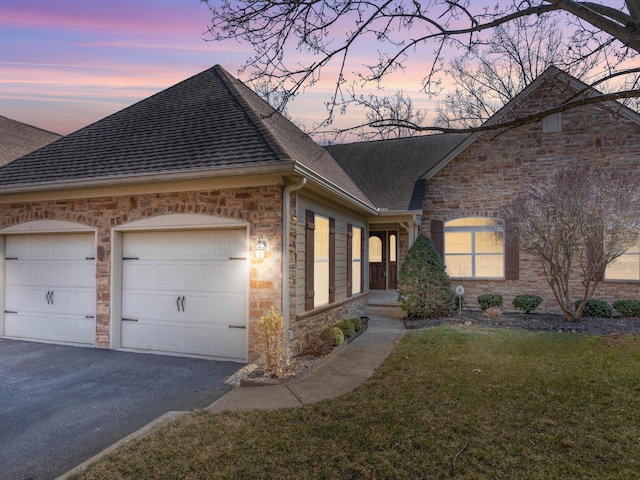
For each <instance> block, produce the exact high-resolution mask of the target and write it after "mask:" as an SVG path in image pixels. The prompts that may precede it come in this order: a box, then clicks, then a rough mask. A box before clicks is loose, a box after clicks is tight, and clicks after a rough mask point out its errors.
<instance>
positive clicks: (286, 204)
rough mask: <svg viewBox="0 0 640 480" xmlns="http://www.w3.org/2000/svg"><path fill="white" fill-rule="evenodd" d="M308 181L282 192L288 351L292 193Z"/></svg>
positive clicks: (283, 269) (283, 305) (283, 308)
mask: <svg viewBox="0 0 640 480" xmlns="http://www.w3.org/2000/svg"><path fill="white" fill-rule="evenodd" d="M306 183H307V179H306V178H305V177H302V179H301V180H300V181H299V182H298V183H294V184H292V185H287V186H286V187H285V189H284V192H283V194H282V197H283V199H282V250H283V251H282V253H283V255H282V315H283V316H284V325H285V329H286V331H287V353H288V352H289V341H290V340H291V337H292V332H291V330H289V316H290V311H291V308H290V306H289V256H290V255H289V241H290V236H291V235H290V231H291V193H292V192H295V191H296V190H300V189H301V188H302V187H304V186H305V184H306Z"/></svg>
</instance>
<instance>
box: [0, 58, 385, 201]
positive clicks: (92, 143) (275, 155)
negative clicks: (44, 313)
mask: <svg viewBox="0 0 640 480" xmlns="http://www.w3.org/2000/svg"><path fill="white" fill-rule="evenodd" d="M225 171H226V172H227V173H228V172H230V171H233V172H234V173H243V172H244V173H259V172H266V171H269V172H277V171H282V172H294V171H298V172H301V173H304V174H306V175H307V176H311V177H312V178H315V179H318V181H319V182H320V183H323V184H324V185H325V186H328V187H329V188H331V189H333V190H334V191H338V192H340V193H341V194H342V195H346V196H348V197H349V198H351V199H355V200H356V201H357V202H360V203H361V204H362V205H364V206H365V207H366V208H368V209H374V207H373V205H372V204H371V202H370V201H369V200H368V199H367V198H366V196H365V195H364V194H363V193H362V191H361V190H360V189H359V188H358V187H357V186H356V184H355V183H354V182H353V181H352V180H351V178H349V176H348V175H347V174H346V173H345V172H344V171H343V170H342V168H341V167H340V166H339V165H338V164H337V163H336V162H335V160H334V159H333V158H332V157H331V155H330V154H328V153H327V152H326V150H325V149H324V148H322V147H320V146H319V145H318V144H316V143H315V142H314V141H313V140H311V138H309V136H308V135H306V134H305V133H304V132H302V131H301V130H300V129H298V128H297V127H296V126H295V125H293V124H292V123H291V122H290V121H288V120H287V119H286V118H284V117H283V116H282V115H280V114H279V113H278V112H276V111H275V110H274V109H273V108H271V107H270V106H269V105H268V104H267V103H266V102H264V101H263V100H262V99H261V98H260V97H259V96H258V95H256V94H255V93H254V92H252V91H251V90H250V89H249V88H247V87H246V86H245V85H244V84H243V83H242V82H240V81H239V80H237V79H236V78H234V77H233V76H232V75H230V74H229V73H228V72H226V71H225V70H224V69H223V68H222V67H221V66H219V65H216V66H215V67H212V68H210V69H208V70H205V71H204V72H201V73H199V74H197V75H195V76H193V77H191V78H189V79H187V80H184V81H182V82H180V83H178V84H177V85H174V86H172V87H170V88H168V89H166V90H163V91H161V92H159V93H157V94H155V95H153V96H151V97H149V98H147V99H144V100H142V101H140V102H138V103H136V104H134V105H132V106H130V107H128V108H125V109H124V110H121V111H119V112H117V113H114V114H113V115H110V116H108V117H106V118H104V119H102V120H99V121H97V122H95V123H93V124H91V125H89V126H87V127H84V128H82V129H80V130H78V131H76V132H74V133H71V134H69V135H67V136H66V137H63V138H61V139H60V140H59V141H57V142H55V143H53V144H50V145H48V146H46V147H44V148H42V149H40V150H38V151H36V152H33V153H31V154H28V155H26V156H24V157H22V158H20V159H18V160H16V161H14V162H12V163H11V164H8V165H5V166H4V167H0V192H1V190H2V189H5V191H6V190H7V189H11V190H14V189H17V188H21V187H22V188H29V189H46V188H55V187H57V186H61V185H66V186H69V185H71V186H73V185H78V186H81V185H86V184H91V185H100V184H101V183H105V182H109V183H114V182H116V183H117V182H118V181H123V182H125V181H126V182H131V181H135V180H136V179H139V178H153V177H158V176H162V175H164V176H167V175H170V176H171V177H172V178H179V177H180V176H187V175H191V176H193V175H194V174H195V175H197V174H202V175H205V174H207V175H220V174H225Z"/></svg>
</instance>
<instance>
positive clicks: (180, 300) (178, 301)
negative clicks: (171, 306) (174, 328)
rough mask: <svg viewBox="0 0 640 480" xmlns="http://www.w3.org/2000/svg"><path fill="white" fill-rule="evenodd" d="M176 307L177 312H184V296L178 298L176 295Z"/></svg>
mask: <svg viewBox="0 0 640 480" xmlns="http://www.w3.org/2000/svg"><path fill="white" fill-rule="evenodd" d="M176 305H177V306H178V311H179V312H184V296H183V297H182V298H180V295H178V299H177V300H176ZM181 307H182V309H181Z"/></svg>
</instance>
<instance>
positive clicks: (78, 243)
mask: <svg viewBox="0 0 640 480" xmlns="http://www.w3.org/2000/svg"><path fill="white" fill-rule="evenodd" d="M9 239H14V240H15V241H12V242H10V243H9V242H7V247H6V254H7V257H18V258H25V257H28V258H30V259H33V260H37V259H44V260H52V259H58V260H62V259H65V258H73V259H77V258H86V257H93V255H94V236H93V235H87V234H79V235H78V234H73V235H68V234H47V235H19V236H16V237H9Z"/></svg>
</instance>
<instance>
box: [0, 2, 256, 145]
mask: <svg viewBox="0 0 640 480" xmlns="http://www.w3.org/2000/svg"><path fill="white" fill-rule="evenodd" d="M208 21H209V11H208V9H207V7H206V5H204V4H201V3H200V2H199V1H198V0H191V1H185V0H135V1H131V0H125V1H123V0H110V1H109V2H91V1H86V0H56V1H55V2H52V1H51V0H29V1H25V0H3V1H2V2H1V3H0V29H1V31H2V36H1V37H0V72H1V73H0V115H3V116H6V117H9V118H13V119H15V120H20V121H23V122H26V123H29V124H32V125H36V126H38V127H41V128H44V129H47V130H51V131H54V132H57V133H62V134H67V133H70V132H72V131H74V130H77V129H78V128H81V127H83V126H85V125H87V124H89V123H92V122H94V121H96V120H99V119H100V118H103V117H105V116H107V115H109V114H111V113H114V112H116V111H118V110H120V109H122V108H124V107H126V106H128V105H131V104H132V103H134V102H136V101H138V100H141V99H143V98H146V97H148V96H150V95H152V94H153V93H155V92H157V91H159V90H162V89H164V88H167V87H169V86H171V85H173V84H175V83H177V82H179V81H181V80H184V79H185V78H188V77H190V76H192V75H194V74H196V73H198V72H200V71H202V70H205V69H207V68H209V67H211V66H213V65H215V64H220V65H222V66H223V67H225V68H226V69H227V70H228V71H229V72H230V73H232V74H234V75H235V74H237V71H238V68H239V67H240V65H241V62H242V60H243V59H244V58H245V57H246V56H248V54H249V51H248V50H247V49H244V47H240V46H239V45H234V46H233V47H234V48H233V49H231V48H228V47H225V46H223V45H221V44H216V43H214V42H206V41H205V40H204V37H203V33H204V32H205V31H206V30H207V24H208ZM243 49H244V50H245V52H244V55H243V56H240V55H238V53H239V52H242V51H243Z"/></svg>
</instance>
